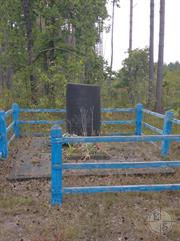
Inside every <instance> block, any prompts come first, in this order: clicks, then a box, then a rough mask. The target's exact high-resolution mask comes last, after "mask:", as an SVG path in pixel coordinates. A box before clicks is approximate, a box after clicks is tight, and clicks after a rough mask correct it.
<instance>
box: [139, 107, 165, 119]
mask: <svg viewBox="0 0 180 241" xmlns="http://www.w3.org/2000/svg"><path fill="white" fill-rule="evenodd" d="M143 112H144V113H146V114H149V115H152V116H155V117H158V118H160V119H164V117H165V115H163V114H160V113H157V112H153V111H150V110H147V109H143Z"/></svg>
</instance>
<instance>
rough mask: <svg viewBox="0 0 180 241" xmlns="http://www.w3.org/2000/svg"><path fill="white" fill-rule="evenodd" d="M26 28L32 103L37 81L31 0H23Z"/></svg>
mask: <svg viewBox="0 0 180 241" xmlns="http://www.w3.org/2000/svg"><path fill="white" fill-rule="evenodd" d="M22 5H23V6H22V7H23V14H24V21H25V28H26V37H27V53H28V65H29V68H30V75H29V78H30V86H31V100H32V103H35V102H36V100H35V96H34V95H35V92H36V83H35V77H34V75H33V73H32V70H31V68H32V63H33V34H32V6H31V2H30V0H23V1H22Z"/></svg>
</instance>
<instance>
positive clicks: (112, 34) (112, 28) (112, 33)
mask: <svg viewBox="0 0 180 241" xmlns="http://www.w3.org/2000/svg"><path fill="white" fill-rule="evenodd" d="M114 8H115V0H113V2H112V17H111V18H112V22H111V63H110V76H109V91H110V90H111V85H112V83H111V82H112V68H113V57H114Z"/></svg>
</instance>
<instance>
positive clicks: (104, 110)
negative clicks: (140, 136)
mask: <svg viewBox="0 0 180 241" xmlns="http://www.w3.org/2000/svg"><path fill="white" fill-rule="evenodd" d="M20 112H23V113H66V109H28V108H21V109H20ZM101 112H102V113H133V112H135V108H101Z"/></svg>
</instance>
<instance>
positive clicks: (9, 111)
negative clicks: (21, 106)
mask: <svg viewBox="0 0 180 241" xmlns="http://www.w3.org/2000/svg"><path fill="white" fill-rule="evenodd" d="M11 115H12V110H8V111H6V112H5V117H6V118H8V117H10V116H11Z"/></svg>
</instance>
